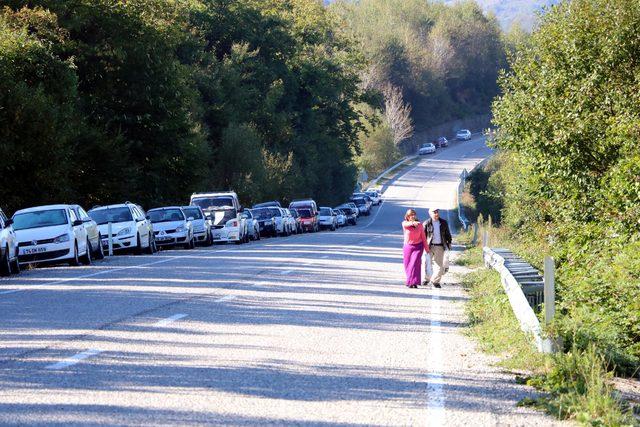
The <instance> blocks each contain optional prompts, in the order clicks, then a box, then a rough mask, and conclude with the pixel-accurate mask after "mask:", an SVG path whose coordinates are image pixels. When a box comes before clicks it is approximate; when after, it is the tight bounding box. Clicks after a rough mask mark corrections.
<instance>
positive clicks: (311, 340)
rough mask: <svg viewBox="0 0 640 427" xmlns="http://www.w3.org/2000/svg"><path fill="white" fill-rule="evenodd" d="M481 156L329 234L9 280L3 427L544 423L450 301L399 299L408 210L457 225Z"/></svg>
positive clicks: (418, 170)
mask: <svg viewBox="0 0 640 427" xmlns="http://www.w3.org/2000/svg"><path fill="white" fill-rule="evenodd" d="M488 154H489V150H488V149H487V148H486V147H485V146H484V144H483V142H482V141H479V140H476V141H472V142H467V143H459V144H454V145H453V146H452V147H449V148H447V149H445V150H441V151H439V153H438V154H437V155H435V156H430V157H426V158H424V159H423V160H422V161H421V163H420V164H419V165H418V166H417V167H415V168H414V169H412V170H410V171H408V172H406V173H405V174H404V175H403V176H402V177H400V178H399V179H398V180H397V181H396V182H394V183H393V184H392V185H391V186H390V187H389V188H388V189H387V191H386V201H385V203H384V204H383V206H382V207H380V208H378V209H377V210H375V211H374V213H373V214H372V215H371V216H370V217H368V218H364V219H363V220H362V221H361V222H360V223H359V225H358V226H357V227H349V228H344V229H341V230H340V231H338V232H333V233H331V232H322V233H317V234H305V235H301V236H292V237H289V238H286V239H269V240H263V241H261V242H257V243H252V244H250V245H243V246H216V247H213V248H200V249H196V250H191V251H186V250H171V251H163V252H162V253H160V254H157V255H154V256H146V255H143V256H119V257H115V258H111V259H108V260H106V261H105V262H102V263H99V264H95V265H93V266H90V267H81V268H66V267H53V268H39V269H36V270H32V271H27V272H25V273H24V274H22V275H21V276H19V277H15V278H11V279H3V280H1V281H0V322H1V324H2V325H3V326H2V328H1V329H0V424H60V425H73V424H83V425H86V424H91V425H98V424H109V425H120V424H127V425H130V424H136V425H139V424H151V425H176V424H180V425H194V424H231V425H242V424H245V425H255V424H296V425H325V424H327V425H328V424H331V425H333V424H343V425H463V424H466V425H494V424H503V425H504V424H509V425H519V424H520V425H525V424H530V423H532V422H535V423H536V424H539V423H541V422H547V421H548V420H547V419H546V418H543V417H541V416H539V415H536V414H533V413H531V412H530V411H529V410H524V409H516V408H515V407H514V403H515V402H516V401H517V400H518V399H519V398H520V397H522V396H523V395H525V394H526V391H525V390H524V389H522V388H520V387H519V386H516V385H514V384H513V383H512V382H511V381H510V380H511V379H510V378H509V377H506V376H504V375H503V374H500V373H499V372H497V371H496V370H495V369H492V368H488V367H487V364H488V360H487V359H486V358H484V357H483V356H479V355H477V353H476V352H475V350H474V348H473V345H471V344H470V343H469V340H468V339H467V338H465V337H464V336H463V335H461V328H462V327H463V326H464V316H463V313H462V304H463V302H464V298H465V297H464V294H463V293H462V292H461V290H460V289H459V287H456V286H450V287H448V288H446V289H442V290H438V291H436V290H427V289H417V290H409V289H406V288H405V287H404V286H403V272H402V265H401V255H402V254H401V244H402V241H401V230H400V227H399V223H400V221H401V219H402V215H403V213H404V211H405V210H406V209H407V207H409V206H412V207H416V208H418V212H419V215H420V216H421V217H424V216H425V210H424V208H426V207H427V206H431V205H437V206H439V207H440V208H441V209H447V208H451V207H452V205H453V200H454V189H455V185H456V181H457V176H458V175H459V173H460V171H461V170H462V168H465V167H466V168H470V167H472V166H473V165H474V164H476V163H477V162H479V161H480V160H481V159H482V158H484V157H486V156H487V155H488ZM445 217H446V213H445ZM452 220H453V218H452Z"/></svg>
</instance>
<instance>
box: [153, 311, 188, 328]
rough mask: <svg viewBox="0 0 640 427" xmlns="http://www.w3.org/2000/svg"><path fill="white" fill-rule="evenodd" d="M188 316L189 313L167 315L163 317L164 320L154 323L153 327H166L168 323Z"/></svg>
mask: <svg viewBox="0 0 640 427" xmlns="http://www.w3.org/2000/svg"><path fill="white" fill-rule="evenodd" d="M187 316H188V314H184V313H178V314H174V315H173V316H170V317H167V318H166V319H162V320H160V321H158V322H156V323H154V324H153V327H154V328H162V327H165V326H167V325H170V324H172V323H173V322H175V321H176V320H180V319H184V318H185V317H187Z"/></svg>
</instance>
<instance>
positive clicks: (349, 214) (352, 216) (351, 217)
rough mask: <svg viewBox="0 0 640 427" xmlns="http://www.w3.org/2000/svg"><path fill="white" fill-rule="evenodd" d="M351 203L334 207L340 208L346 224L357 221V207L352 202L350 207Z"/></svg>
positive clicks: (353, 223)
mask: <svg viewBox="0 0 640 427" xmlns="http://www.w3.org/2000/svg"><path fill="white" fill-rule="evenodd" d="M351 204H353V203H350V204H349V205H347V204H344V205H340V206H338V207H337V208H336V209H339V210H341V211H342V212H343V213H344V215H345V220H346V225H348V224H352V225H356V224H357V223H358V207H357V206H355V204H353V205H354V206H353V207H351V206H350V205H351Z"/></svg>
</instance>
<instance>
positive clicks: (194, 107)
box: [0, 0, 362, 210]
mask: <svg viewBox="0 0 640 427" xmlns="http://www.w3.org/2000/svg"><path fill="white" fill-rule="evenodd" d="M3 4H5V5H7V8H6V9H4V11H3V12H2V20H1V21H0V22H1V26H0V73H1V75H2V82H0V85H2V86H3V90H2V92H1V94H0V97H2V98H1V100H0V120H1V123H2V126H1V129H0V132H2V133H3V134H2V136H3V138H2V139H3V144H2V147H1V148H0V149H1V150H2V155H3V156H2V158H3V164H2V178H3V187H2V190H0V191H2V198H3V203H6V204H7V206H5V207H7V208H8V209H9V210H13V209H15V208H18V207H23V206H25V205H31V204H35V203H40V202H45V201H61V200H63V199H64V200H69V201H70V200H77V201H79V202H81V203H85V204H89V205H92V204H94V203H108V202H116V201H122V200H124V199H130V200H135V201H138V202H140V203H143V204H145V205H146V206H151V205H155V204H161V203H184V202H185V201H186V199H187V197H188V195H189V193H190V192H192V191H194V190H208V189H223V188H228V187H229V186H231V187H233V188H234V189H235V190H236V191H238V192H239V193H240V194H241V197H242V198H243V200H244V202H245V203H252V202H256V201H260V200H261V199H262V198H266V197H269V198H282V197H284V199H285V200H287V199H290V198H293V197H298V196H312V197H316V198H317V199H318V200H319V201H320V202H322V203H336V202H338V201H341V200H342V199H344V198H345V197H346V196H347V195H348V194H349V193H350V192H351V190H352V189H353V187H354V184H355V178H356V168H355V164H354V158H353V156H354V153H355V152H357V134H358V131H359V129H360V124H359V116H358V114H357V112H356V110H355V109H354V107H353V105H355V103H357V102H360V89H359V88H358V77H357V76H358V70H359V68H360V67H361V63H362V58H361V56H360V55H358V53H357V52H356V51H355V50H354V48H353V45H352V44H351V43H350V42H349V41H348V40H347V39H346V38H344V37H342V36H341V35H338V34H336V32H335V31H334V29H335V27H336V22H335V19H334V16H333V15H331V14H329V13H327V11H326V9H325V8H323V7H322V5H321V4H319V3H318V2H316V1H314V0H287V1H276V0H249V1H240V0H201V1H200V0H175V1H165V0H132V1H126V2H124V1H117V2H114V1H110V0H97V1H94V0H74V1H71V0H55V1H54V0H35V1H29V2H27V1H19V0H8V1H5V2H3ZM34 117H37V118H38V120H33V118H34ZM5 134H6V135H5ZM5 141H6V143H4V142H5ZM8 176H10V179H5V177H8ZM5 184H12V185H5Z"/></svg>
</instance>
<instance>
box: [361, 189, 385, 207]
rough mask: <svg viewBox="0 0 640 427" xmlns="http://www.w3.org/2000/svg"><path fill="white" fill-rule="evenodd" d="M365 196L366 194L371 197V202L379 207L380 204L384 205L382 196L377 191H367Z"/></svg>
mask: <svg viewBox="0 0 640 427" xmlns="http://www.w3.org/2000/svg"><path fill="white" fill-rule="evenodd" d="M364 194H366V195H367V196H369V198H371V202H372V203H373V204H374V205H376V206H378V205H379V204H380V203H382V199H381V198H380V194H379V193H378V192H377V191H368V190H367V191H365V192H364Z"/></svg>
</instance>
